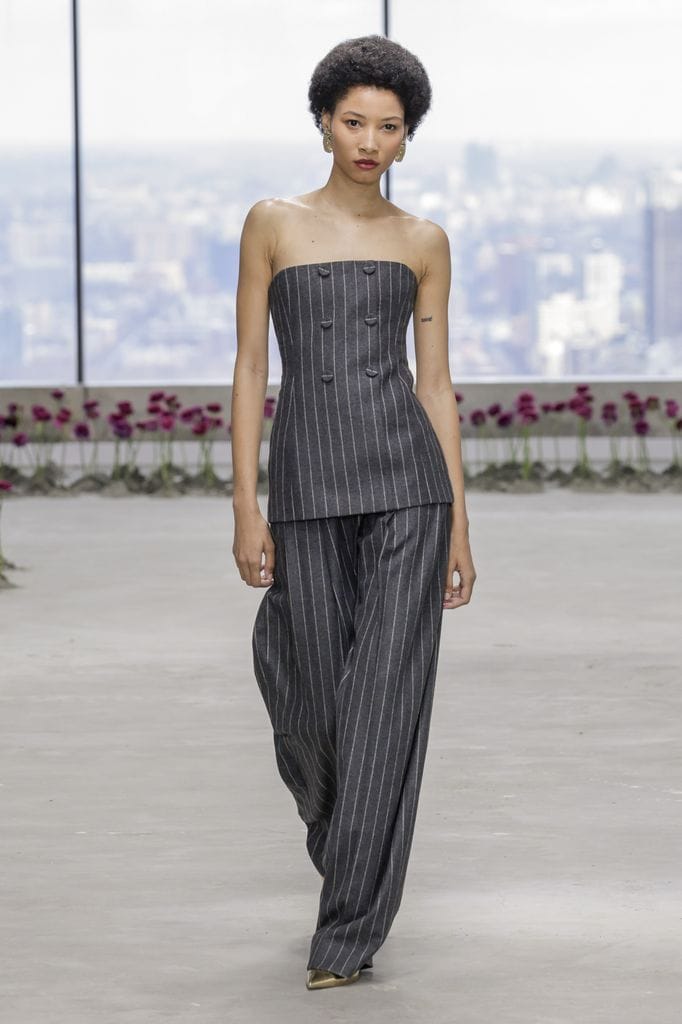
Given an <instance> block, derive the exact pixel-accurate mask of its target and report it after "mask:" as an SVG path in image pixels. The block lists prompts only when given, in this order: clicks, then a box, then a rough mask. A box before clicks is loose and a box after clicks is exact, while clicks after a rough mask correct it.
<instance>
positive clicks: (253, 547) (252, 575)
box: [232, 511, 275, 587]
mask: <svg viewBox="0 0 682 1024" xmlns="http://www.w3.org/2000/svg"><path fill="white" fill-rule="evenodd" d="M234 523H235V529H234V543H233V544H232V554H233V555H234V557H235V561H236V562H237V568H238V569H239V575H240V576H241V578H242V579H243V580H244V582H245V583H246V584H247V585H248V586H250V587H269V586H270V585H271V584H272V583H274V575H273V573H274V571H275V542H274V540H273V539H272V534H271V533H270V527H269V526H268V524H267V521H266V520H265V519H264V518H263V516H262V514H261V512H260V511H258V512H253V513H248V514H242V515H240V516H238V515H235V520H234ZM263 555H265V564H263Z"/></svg>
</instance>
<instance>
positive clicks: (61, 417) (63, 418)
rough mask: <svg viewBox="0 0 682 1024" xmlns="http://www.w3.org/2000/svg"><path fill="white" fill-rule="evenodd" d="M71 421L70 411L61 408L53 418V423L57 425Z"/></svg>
mask: <svg viewBox="0 0 682 1024" xmlns="http://www.w3.org/2000/svg"><path fill="white" fill-rule="evenodd" d="M70 419H71V410H70V409H65V408H62V409H60V410H59V412H58V413H57V415H56V416H55V422H57V423H68V422H69V420H70Z"/></svg>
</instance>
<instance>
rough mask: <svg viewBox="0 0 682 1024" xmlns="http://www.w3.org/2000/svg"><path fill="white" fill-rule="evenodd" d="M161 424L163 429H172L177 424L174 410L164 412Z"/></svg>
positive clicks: (161, 416) (160, 418) (160, 419)
mask: <svg viewBox="0 0 682 1024" xmlns="http://www.w3.org/2000/svg"><path fill="white" fill-rule="evenodd" d="M159 424H160V426H161V429H162V430H172V429H173V427H174V426H175V415H174V413H172V412H162V413H161V415H160V417H159Z"/></svg>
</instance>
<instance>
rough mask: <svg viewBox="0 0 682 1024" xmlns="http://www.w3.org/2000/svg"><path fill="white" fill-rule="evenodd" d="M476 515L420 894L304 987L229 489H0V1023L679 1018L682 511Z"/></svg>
mask: <svg viewBox="0 0 682 1024" xmlns="http://www.w3.org/2000/svg"><path fill="white" fill-rule="evenodd" d="M262 500H263V506H262V507H263V508H264V507H265V506H264V499H262ZM468 508H469V515H470V519H471V542H472V548H473V553H474V559H475V562H476V569H477V572H478V580H477V582H476V587H475V593H474V598H473V601H472V602H471V604H470V605H469V606H468V607H463V608H459V609H457V610H453V611H448V612H446V613H445V620H444V625H443V641H442V647H441V655H440V663H439V676H438V682H437V688H436V702H435V709H434V717H433V722H432V727H431V738H430V746H429V752H428V755H427V763H426V770H425V775H424V783H423V788H422V798H421V802H420V809H419V815H418V819H417V830H416V833H415V839H414V845H413V850H412V858H411V861H410V867H409V870H408V875H407V883H406V887H405V893H404V898H403V904H402V906H401V909H400V911H399V913H398V916H397V918H396V920H395V922H394V925H393V930H392V932H391V934H390V935H389V937H388V939H387V941H386V943H385V944H384V946H383V947H382V949H381V950H379V952H378V953H377V954H376V955H375V958H374V960H375V969H374V971H373V972H365V974H364V975H363V977H362V978H361V980H360V981H359V982H358V983H357V984H355V985H351V986H348V987H347V988H340V989H334V990H327V991H321V992H308V991H307V990H306V988H305V963H306V957H307V951H308V944H309V940H310V935H311V933H312V928H313V927H314V922H315V916H316V911H317V898H318V892H319V879H318V877H317V874H316V872H315V870H314V868H313V866H312V864H311V863H310V862H309V861H308V859H307V854H306V852H305V847H304V826H303V823H302V822H301V821H300V820H299V819H298V817H297V816H296V811H295V807H294V803H293V798H292V797H291V796H290V794H289V793H288V792H287V790H286V789H285V787H284V784H283V783H282V782H281V780H280V779H279V776H278V775H277V771H276V767H275V762H274V753H273V748H272V741H271V733H270V730H269V722H268V721H267V718H266V713H265V707H264V705H263V704H262V703H261V698H260V695H259V693H258V691H257V688H256V685H255V681H254V678H253V675H252V666H251V648H250V631H251V626H252V621H253V617H254V615H255V612H256V608H257V604H258V602H259V601H260V600H261V597H262V594H263V591H258V590H255V589H253V588H249V587H247V586H246V585H245V584H244V583H242V581H241V579H240V578H239V575H238V573H237V570H236V566H235V564H234V561H233V557H232V553H231V547H232V537H233V533H232V509H231V503H230V501H229V499H225V498H223V499H221V498H210V497H206V498H200V497H196V498H191V497H188V498H180V499H163V498H124V499H121V500H116V499H107V498H102V497H97V496H94V495H92V496H90V495H88V496H83V497H80V498H61V499H59V498H22V499H15V500H10V501H8V502H6V504H5V508H4V511H3V517H2V526H3V548H4V551H5V554H6V556H7V557H9V558H11V559H13V561H15V562H17V563H19V564H20V565H21V566H23V567H24V568H23V570H21V571H17V572H15V573H13V574H12V576H13V579H14V580H15V582H17V583H19V584H20V588H19V589H17V590H12V591H4V592H0V651H1V659H0V672H1V674H2V716H1V728H2V733H3V735H2V738H1V741H2V759H3V763H2V774H1V777H0V782H2V790H1V795H2V832H3V838H2V853H3V867H2V873H1V876H0V877H1V879H2V881H1V886H2V890H3V893H2V909H1V912H0V961H2V965H1V970H0V997H1V1001H0V1006H1V1013H2V1019H3V1021H4V1022H6V1024H48V1022H49V1024H67V1022H68V1024H80V1022H87V1024H109V1022H111V1024H119V1022H120V1024H157V1022H163V1024H166V1022H169V1024H170V1022H178V1024H179V1022H183V1024H185V1022H190V1024H191V1022H193V1021H196V1022H200V1024H218V1022H220V1024H225V1022H233V1021H234V1022H244V1024H270V1022H273V1024H275V1022H276V1024H280V1022H282V1024H286V1022H290V1021H291V1022H293V1021H296V1022H297V1024H308V1022H310V1024H312V1022H318V1021H321V1020H323V1021H325V1022H345V1021H349V1022H350V1021H355V1020H357V1019H358V1017H359V1015H362V1017H363V1018H364V1020H365V1021H366V1022H370V1024H378V1022H384V1021H390V1022H391V1024H402V1022H410V1024H412V1022H415V1024H455V1022H456V1024H517V1022H518V1024H535V1022H537V1024H601V1022H608V1024H679V1021H680V1018H681V1016H682V952H681V951H682V885H681V874H682V869H681V867H680V865H681V863H682V857H681V854H682V843H681V838H682V827H681V824H680V823H681V821H682V758H681V744H680V736H681V733H680V676H681V673H680V664H681V661H682V657H681V655H682V650H681V646H680V631H679V624H680V612H681V610H682V600H681V596H682V595H681V589H682V588H681V582H680V565H681V564H682V550H681V541H680V525H681V517H680V511H681V509H682V502H681V501H680V497H679V496H674V495H669V494H659V495H633V494H628V495H618V494H614V495H604V496H602V495H590V494H575V493H571V492H565V491H560V490H553V491H548V492H545V493H541V494H531V495H504V494H480V493H471V494H470V495H469V497H468Z"/></svg>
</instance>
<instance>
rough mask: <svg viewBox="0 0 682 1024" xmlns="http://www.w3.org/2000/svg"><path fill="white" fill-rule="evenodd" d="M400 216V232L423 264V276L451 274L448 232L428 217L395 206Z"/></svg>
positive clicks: (416, 257)
mask: <svg viewBox="0 0 682 1024" xmlns="http://www.w3.org/2000/svg"><path fill="white" fill-rule="evenodd" d="M395 214H396V215H397V216H399V218H400V221H401V224H400V232H401V234H402V235H403V237H405V238H406V239H407V242H408V247H409V249H410V251H411V252H412V253H414V256H415V259H416V261H417V262H418V263H419V264H420V266H421V275H420V277H421V278H424V277H426V276H428V275H434V274H439V273H440V274H442V275H446V276H447V275H449V274H450V239H449V238H448V235H447V232H446V231H445V230H444V229H443V228H442V227H441V226H440V224H436V222H435V221H432V220H429V219H428V218H427V217H417V216H415V215H414V214H411V213H407V211H405V210H401V209H400V208H399V207H395Z"/></svg>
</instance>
